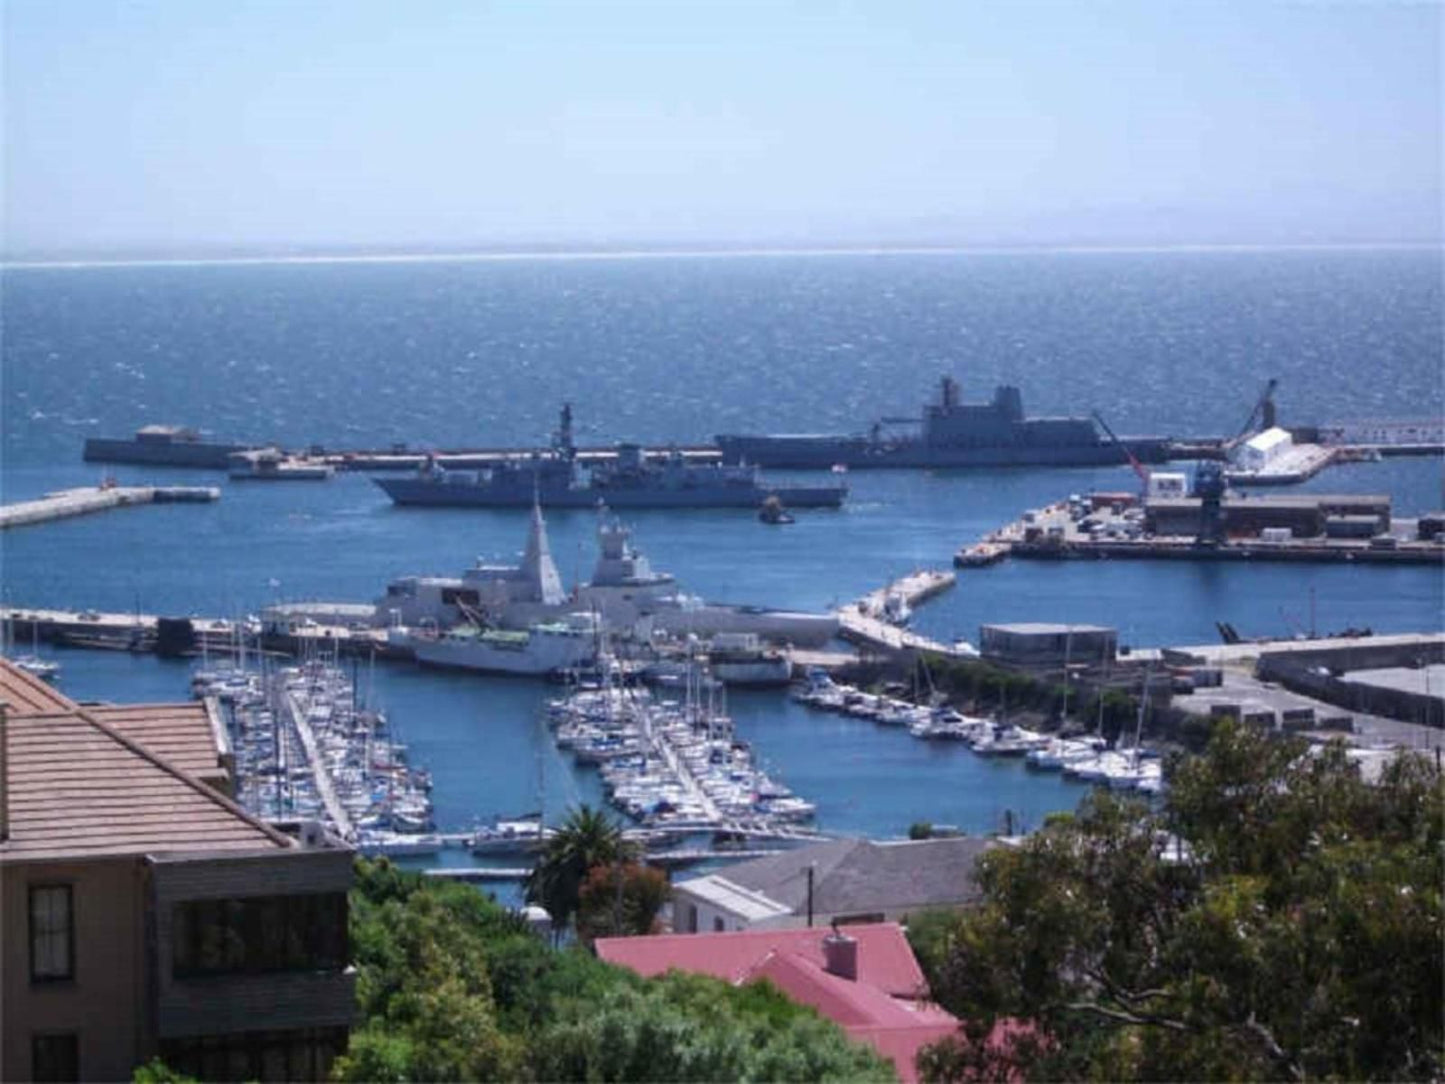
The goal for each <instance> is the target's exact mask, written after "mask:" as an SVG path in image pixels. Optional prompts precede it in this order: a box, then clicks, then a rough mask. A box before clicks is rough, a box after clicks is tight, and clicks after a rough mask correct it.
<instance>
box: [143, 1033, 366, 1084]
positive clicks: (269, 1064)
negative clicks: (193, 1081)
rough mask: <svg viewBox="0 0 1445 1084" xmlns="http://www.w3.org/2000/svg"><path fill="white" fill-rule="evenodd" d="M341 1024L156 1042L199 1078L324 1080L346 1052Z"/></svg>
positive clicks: (178, 1066)
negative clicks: (328, 1026)
mask: <svg viewBox="0 0 1445 1084" xmlns="http://www.w3.org/2000/svg"><path fill="white" fill-rule="evenodd" d="M346 1042H347V1029H346V1028H334V1027H333V1028H296V1029H294V1030H291V1031H247V1032H241V1033H237V1034H233V1035H207V1036H202V1037H199V1038H189V1039H163V1040H161V1049H160V1054H161V1060H162V1061H164V1062H165V1063H166V1064H167V1065H168V1066H170V1067H171V1068H172V1069H174V1070H175V1071H176V1072H178V1073H184V1074H186V1075H187V1076H194V1077H198V1078H200V1079H202V1080H267V1081H269V1080H285V1081H290V1080H325V1079H326V1078H327V1077H328V1076H329V1075H330V1073H331V1063H332V1062H333V1061H334V1060H335V1059H336V1057H337V1056H338V1055H340V1054H343V1053H345V1052H346Z"/></svg>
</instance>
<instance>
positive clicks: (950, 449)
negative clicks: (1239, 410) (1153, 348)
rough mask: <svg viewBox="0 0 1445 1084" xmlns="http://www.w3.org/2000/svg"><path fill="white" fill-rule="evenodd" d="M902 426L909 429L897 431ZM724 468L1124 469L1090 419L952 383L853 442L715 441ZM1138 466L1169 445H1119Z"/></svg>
mask: <svg viewBox="0 0 1445 1084" xmlns="http://www.w3.org/2000/svg"><path fill="white" fill-rule="evenodd" d="M898 426H906V427H908V428H903V429H900V428H897V427H898ZM716 439H717V444H718V447H719V448H720V449H721V450H722V453H723V461H724V462H726V463H744V462H745V463H755V464H757V465H759V466H762V467H781V468H790V467H791V468H800V469H827V468H829V467H832V466H836V465H842V466H847V467H996V466H1098V465H1109V464H1115V463H1123V462H1125V461H1126V456H1125V453H1124V451H1123V450H1122V449H1121V448H1120V447H1119V446H1117V445H1115V444H1114V443H1113V442H1112V441H1109V440H1107V439H1105V438H1104V437H1102V436H1101V435H1100V434H1099V432H1098V430H1097V429H1096V428H1095V427H1094V423H1093V422H1092V421H1091V420H1090V419H1088V418H1082V417H1060V418H1029V417H1027V416H1025V414H1024V406H1023V394H1022V393H1021V392H1020V391H1019V389H1018V388H1016V387H1012V386H1010V385H1001V386H999V387H998V388H997V389H995V391H994V394H993V399H992V400H990V401H989V402H987V403H965V402H963V401H962V400H961V399H960V397H959V387H958V382H957V381H956V380H954V379H953V378H952V377H950V376H945V377H943V378H942V380H941V381H940V385H939V395H938V399H937V401H936V402H933V403H929V404H928V405H927V406H925V407H924V410H923V416H922V417H921V418H889V419H885V420H882V421H879V422H876V423H875V424H874V425H873V427H872V429H871V430H870V431H869V432H868V433H866V434H859V435H855V436H819V435H796V436H788V435H783V436H736V435H726V434H724V435H719V436H718V437H717V438H716ZM1124 443H1125V444H1127V445H1128V446H1129V448H1130V450H1131V451H1132V452H1133V454H1134V456H1135V457H1136V458H1138V459H1140V460H1143V461H1146V462H1150V461H1161V460H1162V459H1163V458H1164V457H1165V452H1166V450H1167V444H1168V442H1167V441H1166V440H1164V439H1163V438H1159V437H1133V438H1125V441H1124Z"/></svg>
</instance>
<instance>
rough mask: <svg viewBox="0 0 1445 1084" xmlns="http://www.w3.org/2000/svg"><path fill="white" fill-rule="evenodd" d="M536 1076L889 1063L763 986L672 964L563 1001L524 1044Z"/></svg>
mask: <svg viewBox="0 0 1445 1084" xmlns="http://www.w3.org/2000/svg"><path fill="white" fill-rule="evenodd" d="M531 1070H532V1073H533V1075H534V1076H535V1077H536V1078H537V1079H539V1080H587V1081H639V1082H640V1081H719V1080H777V1081H821V1080H829V1081H841V1080H857V1081H892V1080H894V1079H895V1076H894V1072H893V1067H892V1066H891V1065H889V1064H888V1063H887V1062H886V1061H884V1060H883V1059H882V1058H880V1057H879V1056H878V1055H877V1054H876V1053H874V1052H873V1050H872V1049H871V1048H869V1047H867V1046H862V1045H859V1044H855V1043H852V1042H850V1041H849V1040H848V1039H847V1037H846V1036H845V1035H844V1034H843V1033H842V1031H840V1030H839V1029H838V1028H837V1026H836V1025H834V1024H833V1023H831V1022H829V1021H826V1020H823V1019H822V1018H820V1017H819V1016H818V1015H817V1014H816V1013H815V1012H814V1011H813V1010H812V1009H808V1008H804V1007H802V1006H799V1005H796V1004H794V1003H792V1002H790V1001H788V1000H787V999H786V998H785V997H783V996H782V995H781V994H779V993H778V992H777V991H776V990H774V989H773V988H772V987H771V986H768V985H767V984H756V985H751V986H748V987H744V988H738V987H734V986H731V985H730V984H728V983H725V982H722V981H721V980H719V979H714V978H709V977H707V976H703V975H687V974H682V973H679V972H672V973H670V974H668V975H666V976H663V977H661V978H658V979H654V980H651V981H650V982H647V983H644V984H638V985H635V986H628V987H622V988H619V989H618V990H617V991H615V992H614V993H613V995H612V996H611V997H609V998H607V1000H606V1001H605V1002H602V1003H587V1002H583V1001H580V1000H575V1001H570V1002H567V1003H566V1004H563V1005H561V1006H559V1007H558V1011H557V1012H556V1013H555V1014H554V1016H553V1018H552V1019H551V1020H550V1021H549V1022H548V1024H547V1025H546V1027H545V1028H544V1029H543V1030H542V1031H541V1032H540V1033H539V1034H538V1036H537V1041H536V1042H534V1043H533V1045H532V1064H531Z"/></svg>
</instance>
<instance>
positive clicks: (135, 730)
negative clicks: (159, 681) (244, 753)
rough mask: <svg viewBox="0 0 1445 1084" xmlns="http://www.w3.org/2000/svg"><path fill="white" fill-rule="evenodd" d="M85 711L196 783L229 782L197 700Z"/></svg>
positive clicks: (204, 713) (211, 731)
mask: <svg viewBox="0 0 1445 1084" xmlns="http://www.w3.org/2000/svg"><path fill="white" fill-rule="evenodd" d="M87 710H88V711H89V713H90V714H91V715H92V716H94V717H95V718H96V719H98V720H100V721H101V722H103V723H105V724H106V725H107V726H110V727H113V728H114V729H116V730H118V731H120V733H122V734H124V735H125V736H126V737H128V738H130V739H131V740H132V741H135V742H137V743H139V744H141V745H143V746H145V747H146V748H147V749H149V750H150V751H151V752H152V753H155V754H156V755H157V756H159V757H161V758H162V759H163V760H165V761H166V762H167V763H168V764H170V765H171V766H172V767H176V768H179V769H181V771H183V772H188V773H190V774H191V775H194V776H195V777H196V778H197V779H200V780H202V781H204V782H207V783H211V782H216V781H225V780H226V779H228V778H229V774H230V773H228V772H227V771H226V769H225V768H224V767H222V766H221V763H220V758H221V750H220V749H219V748H218V747H217V746H218V744H219V741H218V736H217V734H216V732H215V731H214V730H213V729H212V727H211V719H210V716H209V715H208V714H207V713H206V705H205V704H204V703H202V702H201V701H199V700H193V701H190V702H189V703H184V704H117V705H107V706H105V707H95V708H88V709H87Z"/></svg>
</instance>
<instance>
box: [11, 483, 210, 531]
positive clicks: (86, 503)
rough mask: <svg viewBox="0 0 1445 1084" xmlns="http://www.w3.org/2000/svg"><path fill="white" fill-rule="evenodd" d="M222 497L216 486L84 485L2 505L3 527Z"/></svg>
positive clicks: (207, 500) (203, 501) (199, 501)
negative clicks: (132, 507)
mask: <svg viewBox="0 0 1445 1084" xmlns="http://www.w3.org/2000/svg"><path fill="white" fill-rule="evenodd" d="M220 497H221V491H220V490H219V489H217V488H216V487H215V486H111V485H99V486H83V487H81V488H79V489H62V490H57V491H56V492H54V493H47V494H46V495H45V496H43V497H41V498H39V499H38V500H33V501H19V502H17V503H15V504H7V505H3V506H0V528H6V527H23V526H28V525H30V524H34V523H48V522H50V521H51V520H56V519H67V518H69V517H70V516H84V515H88V514H89V513H91V512H106V511H109V510H110V509H112V508H126V507H129V506H130V505H133V504H174V503H181V502H185V503H191V502H198V503H205V502H209V501H215V500H219V499H220Z"/></svg>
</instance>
